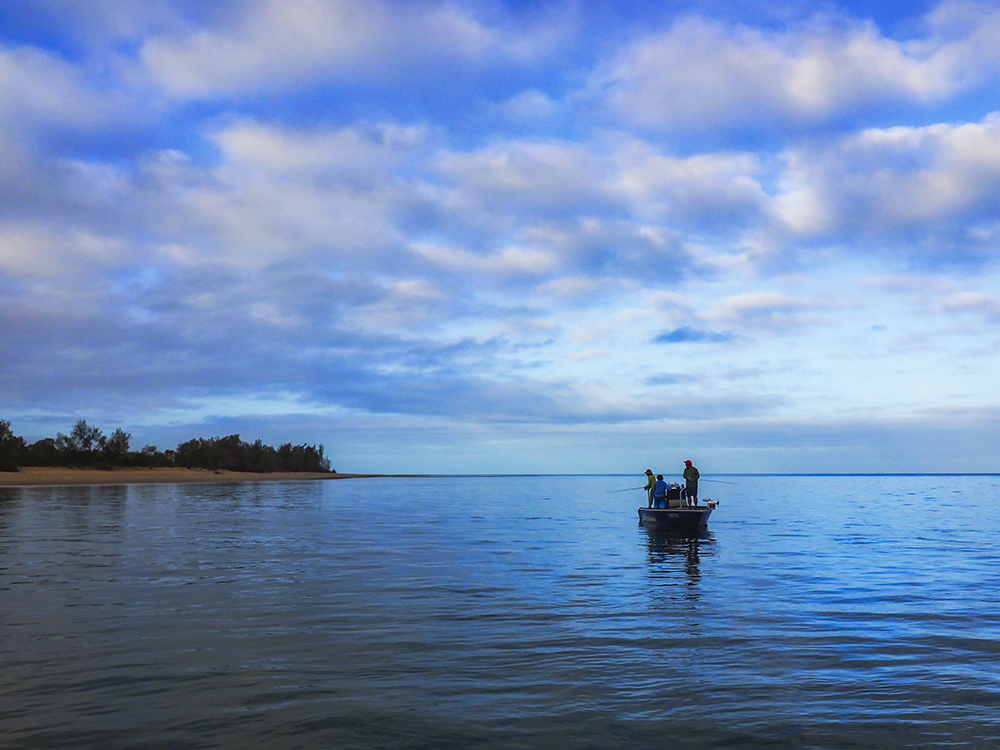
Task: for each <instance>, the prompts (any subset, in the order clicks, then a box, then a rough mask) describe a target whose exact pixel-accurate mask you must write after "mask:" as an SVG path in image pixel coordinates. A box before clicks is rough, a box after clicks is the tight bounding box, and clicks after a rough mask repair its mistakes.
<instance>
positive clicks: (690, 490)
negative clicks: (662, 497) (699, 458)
mask: <svg viewBox="0 0 1000 750" xmlns="http://www.w3.org/2000/svg"><path fill="white" fill-rule="evenodd" d="M700 478H701V474H699V473H698V470H697V469H696V468H695V467H694V465H693V464H692V463H691V462H690V461H685V462H684V481H685V482H687V491H686V493H685V494H686V495H687V499H688V503H693V504H694V505H697V504H698V480H699V479H700Z"/></svg>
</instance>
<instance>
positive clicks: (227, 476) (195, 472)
mask: <svg viewBox="0 0 1000 750" xmlns="http://www.w3.org/2000/svg"><path fill="white" fill-rule="evenodd" d="M385 476H392V475H389V474H337V473H333V472H330V473H323V472H306V471H273V472H266V473H257V472H249V471H222V470H219V471H216V470H213V469H184V468H181V467H176V466H171V467H167V468H154V469H144V468H116V469H71V468H65V467H61V466H25V467H22V468H21V469H19V470H18V471H11V472H6V471H0V487H41V486H81V485H100V484H193V483H198V482H202V483H209V482H211V483H221V482H306V481H317V480H325V479H365V478H371V477H385Z"/></svg>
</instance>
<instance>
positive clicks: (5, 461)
mask: <svg viewBox="0 0 1000 750" xmlns="http://www.w3.org/2000/svg"><path fill="white" fill-rule="evenodd" d="M24 449H25V444H24V439H23V438H21V437H18V436H17V435H15V434H14V433H13V432H12V431H11V429H10V422H8V421H6V420H4V419H0V471H17V469H18V467H19V466H20V465H21V460H22V457H23V454H24Z"/></svg>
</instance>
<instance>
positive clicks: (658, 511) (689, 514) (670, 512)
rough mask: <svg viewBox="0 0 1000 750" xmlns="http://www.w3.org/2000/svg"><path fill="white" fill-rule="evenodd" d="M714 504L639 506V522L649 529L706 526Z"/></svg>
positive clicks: (697, 527)
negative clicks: (685, 506) (659, 506)
mask: <svg viewBox="0 0 1000 750" xmlns="http://www.w3.org/2000/svg"><path fill="white" fill-rule="evenodd" d="M713 510H714V505H713V506H712V507H709V506H707V505H698V506H695V507H693V508H639V523H641V524H642V525H643V526H646V527H648V528H651V529H668V530H674V529H701V528H704V527H705V526H708V517H709V516H710V515H712V511H713Z"/></svg>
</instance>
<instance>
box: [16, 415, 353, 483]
mask: <svg viewBox="0 0 1000 750" xmlns="http://www.w3.org/2000/svg"><path fill="white" fill-rule="evenodd" d="M131 440H132V435H131V433H128V432H125V431H124V430H122V429H121V428H118V429H116V430H115V431H114V432H112V433H111V434H110V435H105V434H104V433H103V432H101V430H100V429H98V428H97V427H93V426H91V425H89V424H87V422H86V421H85V420H83V419H81V420H80V421H78V422H77V423H76V425H74V427H73V429H72V430H71V431H70V433H69V435H63V434H62V433H61V432H59V433H56V436H55V437H54V438H42V439H41V440H38V441H36V442H34V443H28V442H26V441H25V440H24V438H21V437H19V436H17V435H15V434H14V433H13V432H12V431H11V429H10V422H7V421H5V420H2V419H0V471H17V470H18V469H19V468H20V467H22V466H66V467H79V468H83V467H87V468H95V469H109V470H110V469H114V468H117V467H145V468H157V467H169V466H181V467H184V468H186V469H212V470H227V471H251V472H270V471H310V472H329V471H332V470H331V469H330V461H329V459H327V458H326V456H325V455H324V454H323V446H322V445H319V446H315V445H305V444H303V445H292V444H291V443H285V444H284V445H281V446H279V447H277V448H274V447H273V446H270V445H264V443H263V442H262V441H261V440H260V439H258V440H256V441H254V442H253V443H248V442H246V441H244V440H241V439H240V436H239V435H227V436H226V437H212V438H207V439H206V438H194V439H193V440H188V441H185V442H183V443H180V444H179V445H178V446H177V448H176V450H163V451H161V450H159V449H158V448H157V447H156V446H155V445H146V446H143V447H142V448H141V449H140V450H137V451H134V450H132V449H131ZM334 473H336V472H334Z"/></svg>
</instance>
